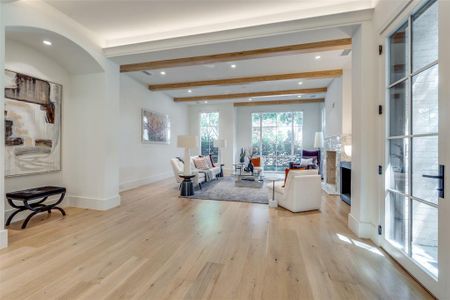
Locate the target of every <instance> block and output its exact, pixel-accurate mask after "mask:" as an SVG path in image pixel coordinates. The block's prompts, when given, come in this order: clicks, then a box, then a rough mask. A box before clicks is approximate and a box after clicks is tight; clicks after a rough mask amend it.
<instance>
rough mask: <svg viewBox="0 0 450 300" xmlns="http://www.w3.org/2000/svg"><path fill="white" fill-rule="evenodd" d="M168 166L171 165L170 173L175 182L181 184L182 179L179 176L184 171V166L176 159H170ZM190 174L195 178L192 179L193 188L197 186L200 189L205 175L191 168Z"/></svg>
mask: <svg viewBox="0 0 450 300" xmlns="http://www.w3.org/2000/svg"><path fill="white" fill-rule="evenodd" d="M170 164H171V165H172V171H173V175H174V176H175V180H176V181H177V182H178V183H181V182H182V181H183V178H181V177H180V175H182V174H183V171H184V164H183V163H182V162H181V161H179V160H178V159H177V158H172V159H171V160H170ZM191 170H192V171H191V172H192V174H195V175H196V176H195V177H194V178H193V179H192V181H193V183H194V186H197V185H198V186H199V187H200V188H201V187H202V185H201V184H202V183H203V182H205V180H206V176H205V173H201V172H199V171H198V170H197V169H193V168H191Z"/></svg>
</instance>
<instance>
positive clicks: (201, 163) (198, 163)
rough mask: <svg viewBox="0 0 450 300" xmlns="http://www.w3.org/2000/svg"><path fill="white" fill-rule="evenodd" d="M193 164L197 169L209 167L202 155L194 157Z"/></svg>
mask: <svg viewBox="0 0 450 300" xmlns="http://www.w3.org/2000/svg"><path fill="white" fill-rule="evenodd" d="M194 165H195V167H196V168H197V169H200V170H208V169H209V166H208V162H207V160H205V158H204V157H198V158H194Z"/></svg>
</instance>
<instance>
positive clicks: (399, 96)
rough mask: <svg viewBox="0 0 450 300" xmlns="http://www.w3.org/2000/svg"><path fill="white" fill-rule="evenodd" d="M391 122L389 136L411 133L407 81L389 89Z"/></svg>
mask: <svg viewBox="0 0 450 300" xmlns="http://www.w3.org/2000/svg"><path fill="white" fill-rule="evenodd" d="M389 124H390V125H389V136H403V135H407V134H408V133H409V130H408V128H409V104H408V100H407V83H406V81H403V82H401V83H399V84H397V85H395V86H393V87H392V88H390V89H389Z"/></svg>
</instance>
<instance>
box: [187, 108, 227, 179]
mask: <svg viewBox="0 0 450 300" xmlns="http://www.w3.org/2000/svg"><path fill="white" fill-rule="evenodd" d="M202 112H218V113H219V138H221V139H225V140H227V148H226V149H224V150H223V153H222V154H223V163H224V164H225V166H224V169H225V170H226V171H228V172H230V171H231V170H232V165H233V162H234V159H233V157H234V147H235V146H234V145H235V141H236V137H235V134H236V132H235V128H236V113H235V108H234V107H233V104H231V103H227V104H209V105H190V106H189V132H190V134H191V135H195V136H199V134H200V113H202ZM192 153H193V154H199V153H200V147H199V149H196V150H194V151H192Z"/></svg>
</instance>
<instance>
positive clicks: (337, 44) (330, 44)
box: [120, 38, 352, 73]
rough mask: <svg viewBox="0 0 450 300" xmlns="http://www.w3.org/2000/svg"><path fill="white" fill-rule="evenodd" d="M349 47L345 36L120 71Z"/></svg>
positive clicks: (127, 68)
mask: <svg viewBox="0 0 450 300" xmlns="http://www.w3.org/2000/svg"><path fill="white" fill-rule="evenodd" d="M351 47H352V39H351V38H345V39H337V40H328V41H320V42H313V43H305V44H297V45H289V46H281V47H272V48H262V49H255V50H247V51H238V52H228V53H219V54H210V55H201V56H192V57H182V58H175V59H166V60H157V61H149V62H143V63H135V64H126V65H121V66H120V72H122V73H124V72H137V71H145V70H154V69H167V68H175V67H185V66H195V65H204V64H212V63H218V62H227V61H239V60H244V59H254V58H263V57H273V56H280V55H293V54H304V53H314V52H322V51H331V50H345V49H351Z"/></svg>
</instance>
